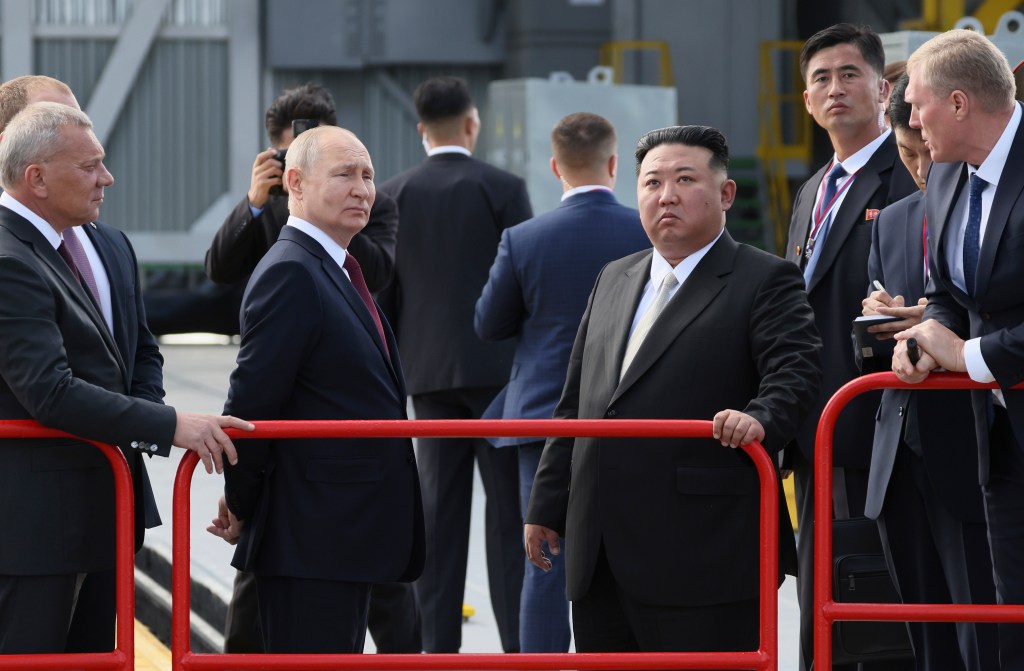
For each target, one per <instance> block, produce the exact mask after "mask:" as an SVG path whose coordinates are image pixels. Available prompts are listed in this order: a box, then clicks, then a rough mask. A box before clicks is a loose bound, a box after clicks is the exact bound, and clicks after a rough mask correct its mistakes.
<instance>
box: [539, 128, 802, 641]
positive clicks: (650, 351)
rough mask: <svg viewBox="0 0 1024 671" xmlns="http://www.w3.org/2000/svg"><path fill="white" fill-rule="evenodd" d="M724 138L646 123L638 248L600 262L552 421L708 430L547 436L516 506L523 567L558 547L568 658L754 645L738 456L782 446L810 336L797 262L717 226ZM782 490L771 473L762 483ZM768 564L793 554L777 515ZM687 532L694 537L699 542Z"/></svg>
mask: <svg viewBox="0 0 1024 671" xmlns="http://www.w3.org/2000/svg"><path fill="white" fill-rule="evenodd" d="M728 161H729V152H728V147H727V146H726V141H725V137H724V136H723V135H722V134H721V133H720V132H719V131H717V130H716V129H714V128H710V127H707V126H681V127H680V126H676V127H671V128H663V129H660V130H655V131H651V132H650V133H648V134H646V135H645V136H644V137H642V138H641V139H640V142H639V144H638V145H637V150H636V165H637V177H638V179H637V200H638V203H639V209H640V220H641V222H642V223H643V226H644V229H645V230H646V231H647V235H648V237H650V239H651V242H652V243H653V244H654V250H653V251H651V250H647V251H642V252H637V253H635V254H632V255H630V256H627V257H625V258H622V259H619V260H617V261H612V262H611V263H609V264H608V265H607V266H605V267H604V269H603V270H602V271H601V273H600V275H599V276H598V278H597V282H596V284H595V285H594V290H593V292H592V293H591V295H590V301H589V304H588V306H587V310H586V312H585V314H584V315H583V320H582V322H581V323H580V328H579V333H578V334H577V336H576V342H575V344H574V345H573V350H572V354H571V355H570V358H569V369H568V373H567V376H566V381H565V388H564V390H563V392H562V398H561V400H560V401H559V403H558V406H557V408H556V409H555V413H554V416H555V418H556V419H577V418H579V419H600V418H605V417H607V418H614V419H697V420H713V422H714V439H713V440H712V439H700V440H697V439H652V438H626V439H622V438H576V439H575V440H574V439H572V438H552V439H550V440H548V442H547V444H546V445H545V447H544V452H543V454H542V456H541V460H540V466H539V467H538V469H537V477H536V480H535V481H534V485H533V493H532V495H531V497H530V506H529V510H528V512H527V515H526V522H527V524H526V527H525V542H526V549H527V555H528V556H529V557H530V559H531V560H532V561H533V563H534V564H535V565H536V566H538V567H540V568H542V569H547V568H550V566H549V564H548V563H547V559H546V557H545V556H544V553H543V552H542V551H541V545H542V543H543V542H544V541H546V542H547V543H548V545H549V547H550V548H551V551H552V552H556V551H559V543H558V536H559V534H560V533H562V534H563V535H564V536H565V539H566V543H567V544H568V551H567V552H566V555H565V561H566V584H567V591H568V596H569V599H570V600H571V601H572V602H573V631H574V633H575V637H576V649H577V651H579V652H613V651H614V652H635V651H741V650H756V649H757V647H758V639H759V628H758V614H759V611H758V594H759V592H758V590H759V575H760V574H759V571H758V566H759V564H760V562H761V561H762V560H763V558H762V557H761V553H760V552H759V551H758V547H759V545H758V529H759V525H758V520H759V515H760V499H759V498H758V492H759V491H760V481H759V478H758V475H757V471H756V470H755V468H754V465H753V464H752V463H751V461H750V458H749V457H748V456H747V455H746V453H745V452H743V451H742V450H739V449H730V448H736V447H738V446H739V445H744V444H747V443H749V442H751V441H753V440H758V441H760V442H761V443H762V445H763V446H764V449H765V450H767V451H768V452H769V453H770V454H771V453H775V452H777V451H778V450H780V449H781V448H782V447H783V446H784V445H785V444H786V443H787V442H789V441H790V440H791V439H792V437H793V434H794V432H795V431H796V428H797V426H798V425H799V424H800V422H801V421H803V419H804V417H805V416H806V414H807V411H808V410H809V409H810V407H811V406H812V404H813V403H814V399H815V398H816V395H817V391H818V384H819V382H820V379H821V368H820V359H819V357H820V350H821V340H820V339H819V338H818V334H817V332H816V330H815V328H814V316H813V315H812V314H811V308H810V306H809V305H808V304H807V297H806V295H805V294H804V289H803V283H802V282H801V279H800V273H799V271H798V270H797V269H796V268H794V267H793V265H792V264H790V263H786V262H785V261H783V260H782V259H779V258H777V257H775V256H773V255H770V254H767V253H765V252H763V251H760V250H757V249H754V248H752V247H749V246H747V245H741V244H738V243H736V242H735V241H734V240H733V239H732V237H731V236H730V235H729V233H728V232H727V231H726V230H725V213H726V211H727V210H728V209H729V208H730V207H731V206H732V203H733V200H734V198H735V195H736V183H735V182H733V181H732V180H731V179H729V176H728V173H727V171H728ZM773 485H774V486H776V487H777V488H778V489H779V490H780V491H781V481H776V482H775V483H771V482H769V483H768V486H773ZM779 534H780V544H779V549H780V563H779V569H780V571H779V584H781V582H782V578H783V572H784V571H785V572H788V573H792V572H793V570H794V569H795V564H796V548H795V547H794V540H793V530H792V524H791V523H790V521H789V513H788V511H787V510H786V506H780V507H779ZM698 539H699V540H698Z"/></svg>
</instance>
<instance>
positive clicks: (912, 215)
mask: <svg viewBox="0 0 1024 671" xmlns="http://www.w3.org/2000/svg"><path fill="white" fill-rule="evenodd" d="M923 196H924V194H923V193H921V194H920V195H919V196H915V197H914V201H913V202H912V203H910V204H909V206H908V207H907V224H906V225H905V226H904V227H903V233H904V235H905V236H906V239H905V242H904V249H906V250H907V259H906V263H904V264H903V269H904V271H905V272H906V278H905V282H904V284H903V286H905V287H907V293H908V294H910V295H911V296H924V248H923V247H922V244H921V226H922V224H923V217H924V207H923V206H924V198H923ZM870 279H875V278H870ZM907 300H910V299H909V297H907Z"/></svg>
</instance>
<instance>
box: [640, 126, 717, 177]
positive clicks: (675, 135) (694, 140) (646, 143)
mask: <svg viewBox="0 0 1024 671" xmlns="http://www.w3.org/2000/svg"><path fill="white" fill-rule="evenodd" d="M663 144H685V145H687V146H690V147H704V148H705V149H707V150H708V151H710V152H711V160H710V161H708V165H710V166H711V167H712V168H714V169H716V170H723V171H728V170H729V143H728V142H726V140H725V135H722V131H720V130H718V129H717V128H712V127H711V126H669V127H668V128H659V129H658V130H652V131H648V132H647V133H645V134H644V136H643V137H642V138H640V141H639V142H637V143H636V174H637V176H639V175H640V164H641V163H643V161H644V157H645V156H647V152H649V151H651V150H652V149H654V148H655V147H657V146H659V145H663Z"/></svg>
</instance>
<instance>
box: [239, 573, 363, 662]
mask: <svg viewBox="0 0 1024 671" xmlns="http://www.w3.org/2000/svg"><path fill="white" fill-rule="evenodd" d="M256 589H257V592H258V593H259V602H260V626H261V627H262V629H263V641H264V645H265V647H266V650H267V652H269V653H281V654H301V653H339V654H345V653H362V651H363V643H364V641H365V639H366V617H367V612H368V610H369V606H370V584H369V583H358V582H344V581H337V580H309V579H305V578H284V577H278V576H271V577H266V576H259V575H257V576H256Z"/></svg>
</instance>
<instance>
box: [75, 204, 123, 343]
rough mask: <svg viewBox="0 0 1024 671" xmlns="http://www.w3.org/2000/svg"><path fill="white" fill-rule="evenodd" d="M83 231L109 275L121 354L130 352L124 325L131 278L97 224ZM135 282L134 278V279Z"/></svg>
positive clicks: (115, 325) (112, 310)
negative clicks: (127, 288)
mask: <svg viewBox="0 0 1024 671" xmlns="http://www.w3.org/2000/svg"><path fill="white" fill-rule="evenodd" d="M81 230H82V231H84V232H85V234H86V235H87V236H89V240H90V241H91V242H92V246H93V247H94V248H95V249H96V253H97V254H99V257H100V262H101V263H103V269H104V270H105V271H106V273H107V280H108V281H109V284H110V306H111V312H112V313H113V314H112V320H111V321H112V322H113V323H114V333H113V336H114V341H115V342H116V343H117V348H118V350H120V351H121V352H127V351H128V343H127V328H126V326H125V324H124V321H125V319H126V318H127V317H126V316H127V315H128V314H129V310H128V298H127V295H126V292H125V287H127V286H128V282H129V278H128V277H126V276H125V272H124V268H123V267H122V266H121V264H120V263H117V257H116V256H115V252H114V250H113V248H112V247H111V244H110V241H109V240H108V239H107V237H106V236H105V235H101V234H100V232H99V230H98V229H97V227H96V224H95V223H88V224H85V225H83V226H82V227H81ZM132 281H133V282H134V278H133V279H132Z"/></svg>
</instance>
